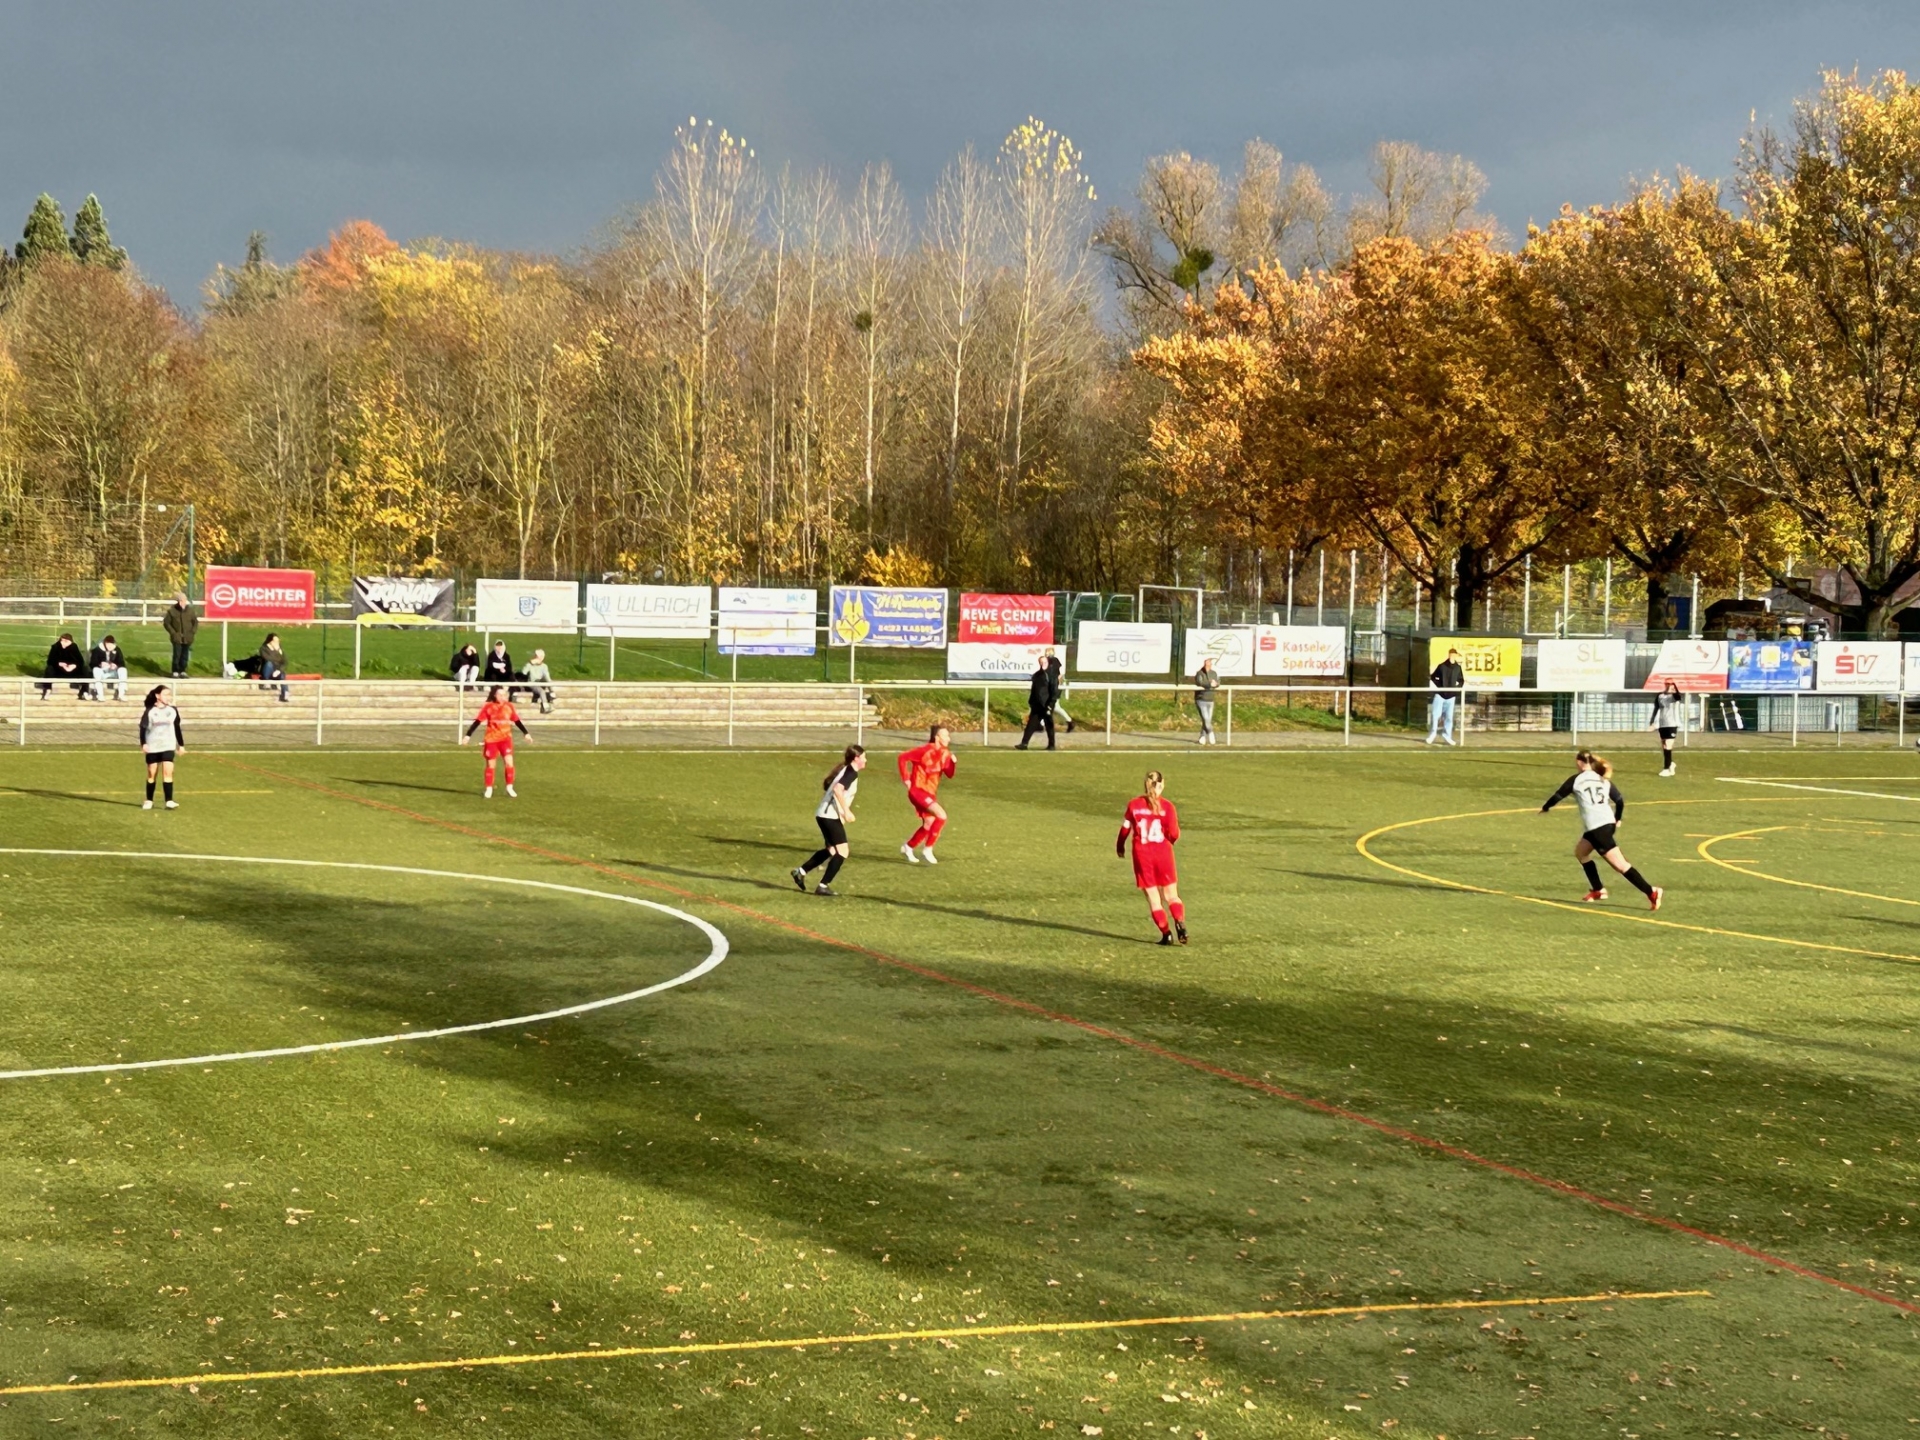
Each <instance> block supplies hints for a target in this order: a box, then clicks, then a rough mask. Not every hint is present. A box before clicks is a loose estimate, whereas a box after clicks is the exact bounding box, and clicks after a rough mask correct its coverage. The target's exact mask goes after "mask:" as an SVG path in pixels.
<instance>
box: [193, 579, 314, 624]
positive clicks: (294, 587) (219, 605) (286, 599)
mask: <svg viewBox="0 0 1920 1440" xmlns="http://www.w3.org/2000/svg"><path fill="white" fill-rule="evenodd" d="M206 595H207V603H206V607H205V609H206V618H207V619H209V620H268V621H272V620H278V621H279V622H280V623H281V624H283V625H294V624H300V623H302V622H305V621H309V620H311V619H313V572H312V571H311V570H256V569H254V568H253V567H251V566H246V565H209V566H207V590H206Z"/></svg>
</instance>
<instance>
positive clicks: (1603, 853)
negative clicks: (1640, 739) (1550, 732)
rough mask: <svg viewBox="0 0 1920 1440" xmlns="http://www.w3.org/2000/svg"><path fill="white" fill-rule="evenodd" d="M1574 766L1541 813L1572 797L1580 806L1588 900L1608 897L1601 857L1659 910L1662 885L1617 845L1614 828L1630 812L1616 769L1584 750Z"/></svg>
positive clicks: (1578, 850) (1578, 853)
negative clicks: (1616, 781)
mask: <svg viewBox="0 0 1920 1440" xmlns="http://www.w3.org/2000/svg"><path fill="white" fill-rule="evenodd" d="M1573 763H1574V764H1575V765H1576V766H1578V767H1579V768H1578V769H1576V770H1575V771H1574V772H1573V774H1571V775H1569V776H1568V777H1567V780H1566V783H1565V784H1564V785H1562V786H1561V787H1560V788H1559V789H1558V790H1556V791H1554V792H1553V794H1551V795H1549V796H1548V797H1547V803H1546V804H1544V805H1542V806H1541V807H1540V813H1541V814H1542V815H1544V814H1546V813H1547V812H1548V811H1549V810H1551V809H1553V807H1554V806H1556V805H1558V804H1559V803H1560V802H1561V801H1562V800H1564V799H1566V798H1567V797H1568V796H1569V795H1571V796H1572V797H1573V799H1574V803H1575V804H1577V805H1578V806H1579V807H1580V828H1581V834H1580V838H1579V839H1578V840H1577V841H1575V842H1574V846H1573V858H1574V859H1576V860H1578V861H1579V862H1580V868H1581V869H1582V870H1585V871H1586V872H1587V895H1586V898H1587V900H1588V901H1589V902H1593V901H1600V900H1604V899H1606V898H1607V887H1606V886H1604V885H1602V884H1601V883H1600V869H1599V867H1598V866H1597V865H1595V864H1594V863H1593V857H1594V856H1595V855H1598V856H1600V858H1601V859H1603V860H1605V861H1606V862H1607V864H1609V865H1611V866H1612V867H1613V868H1614V869H1615V870H1618V871H1619V872H1620V873H1621V874H1622V875H1624V876H1626V879H1627V883H1628V884H1629V885H1631V886H1633V888H1634V889H1636V890H1638V891H1639V892H1640V893H1641V894H1642V895H1645V896H1646V897H1647V900H1648V902H1649V903H1650V904H1651V906H1652V908H1653V909H1655V910H1658V909H1659V908H1660V897H1661V896H1662V895H1664V894H1665V893H1666V892H1665V891H1664V890H1662V889H1661V888H1660V887H1659V886H1658V885H1649V884H1648V883H1647V880H1646V877H1645V876H1644V875H1642V874H1641V873H1640V872H1639V870H1637V869H1636V868H1634V866H1633V865H1631V864H1630V863H1628V860H1627V857H1626V856H1625V855H1622V854H1621V853H1620V847H1619V846H1618V845H1617V844H1615V843H1614V839H1613V831H1614V827H1615V826H1617V825H1619V824H1620V821H1621V817H1623V816H1624V815H1625V814H1626V813H1627V801H1626V797H1625V796H1624V795H1622V794H1621V793H1620V791H1619V788H1618V787H1617V786H1615V785H1614V783H1613V779H1612V776H1613V767H1612V766H1611V765H1609V764H1608V763H1607V762H1606V761H1605V760H1603V759H1601V758H1600V756H1598V755H1596V754H1594V753H1593V752H1592V751H1591V750H1582V751H1581V752H1580V753H1579V754H1578V755H1575V756H1574V757H1573Z"/></svg>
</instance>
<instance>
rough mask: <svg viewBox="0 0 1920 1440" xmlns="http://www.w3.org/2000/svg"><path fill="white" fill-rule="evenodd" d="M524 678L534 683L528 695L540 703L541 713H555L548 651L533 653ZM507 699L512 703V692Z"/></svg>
mask: <svg viewBox="0 0 1920 1440" xmlns="http://www.w3.org/2000/svg"><path fill="white" fill-rule="evenodd" d="M524 678H525V679H526V680H528V681H530V682H532V683H531V684H529V685H528V687H527V694H528V695H530V696H532V697H533V698H534V699H535V700H537V701H538V702H539V703H540V713H541V714H542V715H551V714H552V713H553V670H552V667H550V666H549V665H548V664H547V652H546V651H544V650H536V651H534V652H533V658H532V659H531V660H529V661H527V673H526V675H525V677H524ZM507 699H508V701H509V702H511V701H512V699H513V692H512V691H508V692H507Z"/></svg>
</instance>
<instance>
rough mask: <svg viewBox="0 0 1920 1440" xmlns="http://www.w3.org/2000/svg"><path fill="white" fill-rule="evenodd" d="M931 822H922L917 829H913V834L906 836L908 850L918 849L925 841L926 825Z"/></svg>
mask: <svg viewBox="0 0 1920 1440" xmlns="http://www.w3.org/2000/svg"><path fill="white" fill-rule="evenodd" d="M931 823H932V822H931V821H928V822H926V823H925V824H922V825H921V827H920V828H919V829H918V830H916V831H914V832H913V834H912V835H911V836H909V837H908V839H907V848H908V849H909V850H918V849H919V848H920V847H921V846H922V845H924V844H925V843H926V839H927V825H929V824H931Z"/></svg>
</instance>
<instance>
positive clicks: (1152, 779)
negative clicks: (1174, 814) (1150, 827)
mask: <svg viewBox="0 0 1920 1440" xmlns="http://www.w3.org/2000/svg"><path fill="white" fill-rule="evenodd" d="M1166 788H1167V777H1166V776H1164V775H1162V774H1161V773H1160V772H1159V771H1158V770H1149V771H1147V804H1148V805H1149V806H1151V807H1152V809H1153V813H1154V814H1156V815H1158V814H1159V813H1160V793H1161V791H1163V790H1165V789H1166Z"/></svg>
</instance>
